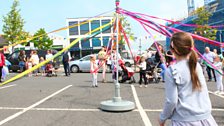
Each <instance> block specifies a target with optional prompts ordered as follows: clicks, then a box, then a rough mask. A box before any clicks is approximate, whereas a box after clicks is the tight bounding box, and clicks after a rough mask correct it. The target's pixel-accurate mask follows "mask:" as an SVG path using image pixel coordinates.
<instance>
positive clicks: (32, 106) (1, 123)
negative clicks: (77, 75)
mask: <svg viewBox="0 0 224 126" xmlns="http://www.w3.org/2000/svg"><path fill="white" fill-rule="evenodd" d="M71 86H72V85H68V86H66V87H64V88H62V89H61V90H58V91H57V92H55V93H53V94H51V95H49V96H47V97H46V98H44V99H42V100H40V101H38V102H36V103H35V104H33V105H31V106H29V107H27V108H24V109H23V110H21V111H19V112H17V113H15V114H14V115H11V116H9V117H7V118H6V119H4V120H2V121H1V122H0V125H3V124H4V123H6V122H8V121H10V120H12V119H14V118H16V117H18V116H20V115H22V114H23V113H25V112H27V111H28V110H30V109H32V108H34V107H36V106H38V105H40V104H41V103H43V102H45V101H46V100H48V99H49V98H51V97H53V96H55V95H57V94H59V93H61V92H62V91H64V90H66V89H68V88H70V87H71Z"/></svg>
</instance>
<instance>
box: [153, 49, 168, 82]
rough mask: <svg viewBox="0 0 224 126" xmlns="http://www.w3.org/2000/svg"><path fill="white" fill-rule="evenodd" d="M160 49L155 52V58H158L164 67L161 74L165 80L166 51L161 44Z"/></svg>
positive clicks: (161, 66)
mask: <svg viewBox="0 0 224 126" xmlns="http://www.w3.org/2000/svg"><path fill="white" fill-rule="evenodd" d="M158 49H159V50H158V51H157V52H156V54H155V59H156V62H157V63H159V64H158V66H159V67H160V68H161V69H162V72H161V76H162V82H164V80H165V78H164V73H165V70H166V64H165V62H166V61H165V53H164V49H163V47H162V46H161V45H159V47H158Z"/></svg>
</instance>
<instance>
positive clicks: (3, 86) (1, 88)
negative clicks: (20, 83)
mask: <svg viewBox="0 0 224 126" xmlns="http://www.w3.org/2000/svg"><path fill="white" fill-rule="evenodd" d="M14 86H16V84H13V85H8V86H3V87H0V90H1V89H5V88H9V87H14Z"/></svg>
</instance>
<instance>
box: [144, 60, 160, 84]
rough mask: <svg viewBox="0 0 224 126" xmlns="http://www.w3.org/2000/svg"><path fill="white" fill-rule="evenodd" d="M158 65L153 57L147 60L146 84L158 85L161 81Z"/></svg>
mask: <svg viewBox="0 0 224 126" xmlns="http://www.w3.org/2000/svg"><path fill="white" fill-rule="evenodd" d="M159 64H160V63H156V62H155V59H154V58H153V57H151V58H149V59H147V68H146V77H147V80H148V82H155V83H159V82H160V80H161V78H162V77H161V75H160V74H161V72H162V69H161V68H158V65H159Z"/></svg>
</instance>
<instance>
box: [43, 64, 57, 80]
mask: <svg viewBox="0 0 224 126" xmlns="http://www.w3.org/2000/svg"><path fill="white" fill-rule="evenodd" d="M45 72H46V76H47V77H52V76H55V77H56V76H57V74H56V72H55V69H54V67H53V65H52V64H51V63H48V64H47V65H46V68H45Z"/></svg>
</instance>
